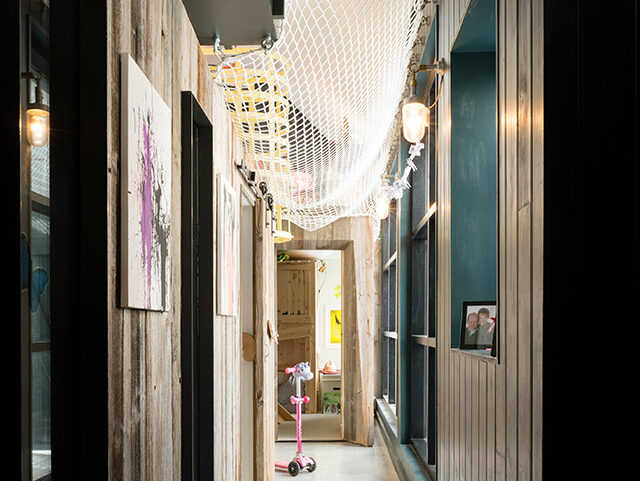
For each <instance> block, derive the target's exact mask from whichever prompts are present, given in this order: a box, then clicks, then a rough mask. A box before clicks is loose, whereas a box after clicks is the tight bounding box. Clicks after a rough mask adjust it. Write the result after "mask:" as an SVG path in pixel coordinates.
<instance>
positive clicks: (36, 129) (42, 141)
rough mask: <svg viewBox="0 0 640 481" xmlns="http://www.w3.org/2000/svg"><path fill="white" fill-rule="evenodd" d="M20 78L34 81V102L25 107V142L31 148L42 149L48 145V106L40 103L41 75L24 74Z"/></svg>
mask: <svg viewBox="0 0 640 481" xmlns="http://www.w3.org/2000/svg"><path fill="white" fill-rule="evenodd" d="M22 78H23V79H28V80H30V79H34V80H35V81H36V98H35V102H32V103H29V104H28V105H27V112H26V114H27V140H28V141H29V143H30V144H31V145H32V146H33V147H44V146H45V145H47V144H48V143H49V106H48V105H45V104H44V103H43V102H42V87H41V86H40V80H41V79H42V74H40V73H38V74H34V73H33V72H24V73H23V74H22Z"/></svg>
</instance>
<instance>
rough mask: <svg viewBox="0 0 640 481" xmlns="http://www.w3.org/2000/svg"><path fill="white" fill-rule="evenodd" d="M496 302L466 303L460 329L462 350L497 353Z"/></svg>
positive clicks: (463, 304) (463, 305)
mask: <svg viewBox="0 0 640 481" xmlns="http://www.w3.org/2000/svg"><path fill="white" fill-rule="evenodd" d="M496 312H497V310H496V301H464V302H463V303H462V322H461V328H460V349H481V350H486V351H490V352H491V354H492V355H494V352H495V348H494V346H495V341H496V326H497V324H496Z"/></svg>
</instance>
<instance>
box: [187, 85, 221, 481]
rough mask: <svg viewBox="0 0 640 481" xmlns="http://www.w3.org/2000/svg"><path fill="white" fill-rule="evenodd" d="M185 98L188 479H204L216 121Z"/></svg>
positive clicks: (209, 461)
mask: <svg viewBox="0 0 640 481" xmlns="http://www.w3.org/2000/svg"><path fill="white" fill-rule="evenodd" d="M181 102H182V233H181V257H182V261H181V266H182V273H181V274H182V276H181V277H182V284H181V297H182V306H181V308H182V312H181V317H182V322H181V356H182V357H181V359H182V480H183V481H198V480H201V479H202V480H204V479H213V437H214V433H213V322H214V320H215V315H214V306H213V299H214V297H213V290H214V284H213V282H214V271H213V250H212V248H211V246H212V245H213V230H214V219H215V210H214V207H215V206H214V204H213V189H214V187H213V127H212V124H211V122H210V121H209V119H208V117H207V115H206V114H205V112H204V110H203V109H202V107H201V106H200V104H199V103H198V101H197V100H196V98H195V97H194V96H193V94H192V93H191V92H182V97H181ZM200 246H203V248H202V249H200Z"/></svg>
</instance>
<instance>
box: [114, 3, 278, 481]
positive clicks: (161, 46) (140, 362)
mask: <svg viewBox="0 0 640 481" xmlns="http://www.w3.org/2000/svg"><path fill="white" fill-rule="evenodd" d="M107 23H108V38H109V44H108V51H107V62H108V64H107V65H108V91H109V96H108V98H107V108H108V129H107V130H108V131H107V140H108V146H109V147H108V148H109V150H108V152H109V153H108V159H107V165H106V168H107V169H108V172H109V196H108V205H107V208H108V227H109V237H108V249H109V258H110V270H109V306H110V313H111V315H110V320H109V428H110V443H109V445H110V448H109V449H110V452H109V459H110V466H109V469H110V477H111V479H114V480H118V481H120V480H123V481H126V480H131V481H140V480H156V479H158V480H161V479H166V480H175V479H180V469H181V467H180V464H181V446H180V426H181V420H180V412H181V411H180V398H181V397H180V396H181V385H180V376H181V367H180V319H179V313H180V225H181V219H180V214H181V205H180V198H181V197H180V175H181V166H180V158H181V150H180V142H181V138H180V135H181V125H180V119H181V116H180V92H181V91H183V90H191V91H192V92H194V94H195V95H196V97H197V99H198V101H199V102H200V104H201V105H202V107H203V109H204V111H205V112H206V113H207V115H208V116H209V118H210V119H211V121H212V123H213V133H214V136H213V137H214V138H213V152H214V169H213V170H214V175H215V174H218V173H222V174H223V175H224V176H225V177H226V178H227V179H228V180H229V181H230V182H231V183H232V184H233V185H234V186H235V188H236V189H237V190H238V193H239V189H240V181H241V180H240V178H239V175H238V174H237V173H236V169H235V162H236V158H237V155H238V153H239V152H240V149H239V148H238V145H237V140H236V138H235V135H234V133H233V130H232V128H231V124H230V120H229V117H228V115H227V112H226V110H225V107H224V104H223V101H222V97H221V95H220V94H219V92H218V91H217V88H216V87H215V85H214V82H213V79H212V78H211V76H210V74H209V71H208V68H207V66H206V62H205V60H204V57H203V55H202V53H201V52H200V50H199V46H198V42H197V40H196V36H195V34H194V32H193V29H192V27H191V24H190V22H189V19H188V17H187V14H186V11H185V9H184V6H183V4H182V2H181V1H180V0H135V1H133V0H108V19H107ZM121 52H129V53H130V54H131V55H132V57H133V58H134V60H135V61H136V62H137V63H138V65H139V66H140V68H141V69H142V71H143V72H144V73H145V74H146V75H147V77H148V78H149V80H150V81H151V83H152V85H153V86H154V87H155V88H156V90H157V91H158V92H159V93H160V95H161V96H162V98H163V99H164V101H165V102H166V103H167V104H168V105H169V106H170V107H171V109H172V186H171V193H172V206H171V233H172V236H171V245H170V250H171V257H172V266H171V277H170V283H171V298H170V310H169V311H168V312H164V313H162V312H146V311H142V310H130V309H121V308H120V307H119V298H118V294H117V292H118V282H119V272H118V270H119V261H118V260H119V258H120V257H119V248H120V247H119V239H120V234H119V228H120V226H119V216H120V205H119V199H120V194H119V191H120V183H119V168H120V158H119V151H120V145H119V141H120V80H119V79H120V64H119V59H118V56H119V54H120V53H121ZM258 205H260V206H261V207H260V208H257V212H258V215H257V218H262V219H264V207H263V204H262V203H259V204H258ZM261 210H262V217H261V216H260V211H261ZM212 215H215V212H214V213H212ZM236 225H240V222H239V221H238V222H236ZM259 236H260V238H259V239H258V240H257V241H256V242H257V250H258V251H259V253H258V254H257V255H256V259H257V266H256V268H257V270H256V272H257V277H256V279H257V280H259V283H258V284H257V285H256V286H257V287H256V288H257V293H258V294H259V296H260V297H256V299H257V301H258V302H257V315H256V323H257V328H256V333H257V340H258V341H259V342H258V358H257V359H259V360H261V361H262V362H263V364H258V363H257V364H256V366H257V367H256V372H257V373H260V376H261V377H260V378H258V377H256V379H257V384H256V385H257V391H259V392H260V397H257V399H256V406H257V407H256V410H257V413H258V415H257V416H256V419H257V420H258V423H257V425H256V437H257V441H256V449H257V450H258V449H260V450H263V451H264V452H265V454H264V459H265V462H266V463H267V466H268V469H267V467H265V466H264V465H262V464H261V462H260V461H262V458H259V459H258V461H257V465H258V466H257V467H256V469H257V470H258V473H257V476H256V479H257V480H262V479H271V478H272V476H273V475H272V471H273V470H272V469H271V467H272V466H273V462H272V461H273V460H272V454H271V450H272V449H273V448H272V446H273V435H272V434H271V433H272V431H273V428H272V424H273V421H272V419H273V417H274V415H273V414H269V415H264V416H262V415H261V410H264V409H263V405H270V404H271V405H275V393H274V390H273V386H272V382H271V380H270V379H268V378H269V377H273V376H274V374H273V369H271V368H270V367H269V366H270V362H271V360H272V359H273V356H270V357H268V358H267V360H266V361H265V360H264V356H265V355H266V353H265V352H264V351H265V348H266V349H269V347H270V341H268V340H267V341H265V339H267V337H266V320H267V319H271V320H273V315H274V305H273V302H272V301H271V300H269V296H272V295H273V285H272V283H273V280H274V278H273V274H272V271H273V261H272V260H270V259H271V257H273V256H269V255H265V252H267V251H269V252H271V253H273V242H272V238H271V235H270V234H266V235H265V234H264V232H261V233H260V234H259ZM213 238H214V245H213V246H211V248H212V249H213V250H214V252H215V247H216V246H215V232H214V236H213ZM214 272H215V266H214ZM263 295H264V297H262V296H263ZM261 301H262V302H261ZM214 304H215V299H214ZM240 334H241V326H240V318H239V316H236V317H222V316H217V317H216V319H215V325H214V393H213V394H214V400H215V401H214V402H215V406H214V432H215V436H214V447H215V451H214V453H212V455H213V456H214V465H215V473H214V474H215V479H220V480H222V479H224V480H234V479H239V469H240V432H239V429H240V422H239V412H238V409H237V399H238V397H239V396H240V385H241V383H239V382H238V381H237V378H236V377H235V376H233V375H230V373H238V372H240V359H241V342H240V339H241V338H240ZM265 342H266V344H265ZM265 376H266V378H267V379H268V380H269V382H266V380H265ZM260 382H262V383H263V385H264V386H263V387H262V389H260ZM262 403H263V404H262ZM260 436H263V437H262V438H261V437H260ZM267 446H268V447H269V448H267Z"/></svg>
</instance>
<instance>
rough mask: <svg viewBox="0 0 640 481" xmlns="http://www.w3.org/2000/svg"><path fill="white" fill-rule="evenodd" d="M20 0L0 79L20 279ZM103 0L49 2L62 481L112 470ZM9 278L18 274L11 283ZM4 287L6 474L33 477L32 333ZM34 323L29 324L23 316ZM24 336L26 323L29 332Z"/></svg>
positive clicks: (11, 262)
mask: <svg viewBox="0 0 640 481" xmlns="http://www.w3.org/2000/svg"><path fill="white" fill-rule="evenodd" d="M24 7H25V2H23V1H22V0H12V1H9V2H6V5H3V12H2V15H1V16H0V17H1V20H0V27H1V28H0V39H1V40H2V46H3V75H2V82H3V88H1V89H0V99H1V100H2V102H0V104H1V105H2V106H3V108H2V109H1V110H0V122H1V128H0V143H1V144H2V148H3V149H2V150H3V153H4V154H5V158H6V159H7V162H2V167H1V168H0V169H1V170H0V172H1V174H2V177H3V178H5V179H6V182H5V184H4V185H3V188H2V189H0V196H1V197H0V199H1V200H2V204H3V206H4V208H5V216H4V227H5V229H6V231H7V232H8V235H7V236H6V238H5V242H6V243H7V247H6V250H5V253H6V254H7V255H6V256H5V272H6V274H7V275H6V277H7V278H8V279H9V280H10V282H11V283H18V282H20V283H21V284H23V283H22V280H23V277H24V276H22V275H21V271H22V269H21V268H22V264H23V262H22V261H21V259H22V257H23V255H25V254H27V253H28V248H27V249H26V250H25V246H24V245H23V243H22V241H21V222H20V219H21V211H22V209H23V207H24V202H23V199H22V197H21V195H22V187H21V183H22V177H21V176H22V175H23V171H22V168H21V161H20V159H22V158H23V152H22V148H21V131H20V116H21V114H22V113H23V111H24V107H25V105H24V104H25V100H26V96H25V95H24V91H25V81H24V80H21V79H20V73H21V72H24V71H25V70H26V59H27V56H26V33H27V32H26V27H27V26H26V23H25V21H24V15H25V14H26V9H25V8H24ZM106 10H107V5H106V3H105V2H102V3H100V2H83V1H81V0H56V1H55V2H52V3H51V9H50V13H51V25H50V27H51V28H50V55H51V58H52V59H53V61H52V63H51V71H50V77H49V81H50V84H49V85H50V92H51V136H50V152H51V153H50V159H51V180H50V198H51V206H52V209H51V299H52V302H51V318H52V319H53V320H54V321H53V323H52V328H51V352H52V357H51V414H52V426H51V427H52V431H51V446H52V448H51V449H52V458H51V460H52V466H54V468H53V469H54V470H55V473H56V478H60V479H69V480H73V479H105V480H106V479H107V476H108V452H109V445H108V415H107V409H108V396H107V394H108V390H107V342H108V337H107V322H108V304H107V279H108V277H107V272H108V271H107V218H106V213H107V209H106V206H107V203H106V200H107V168H106V159H107V149H106V133H107V105H106V100H105V99H106V87H107V28H106V25H107V12H106ZM11 279H13V280H12V281H11ZM13 285H14V287H13V288H9V289H5V290H3V291H2V300H3V303H2V304H3V315H4V317H5V319H6V320H7V322H6V323H5V331H4V335H5V339H6V342H5V345H4V347H3V349H2V356H3V357H2V359H3V368H4V369H5V384H6V385H7V393H6V394H5V401H6V403H7V404H6V409H5V411H4V412H5V419H4V421H5V422H4V425H3V426H4V431H5V434H6V437H7V439H11V442H10V444H9V446H8V447H7V448H6V449H5V450H3V458H4V457H5V456H6V459H3V461H5V462H4V463H3V473H4V474H5V476H6V477H7V478H8V479H21V480H26V479H31V452H30V450H31V446H30V439H31V435H30V429H31V427H30V401H29V395H27V396H26V398H25V392H27V393H29V392H30V382H31V380H30V369H29V357H30V347H29V346H30V342H29V341H30V337H29V336H28V335H27V336H26V338H25V323H24V322H23V321H22V320H21V319H22V316H23V311H24V309H23V307H22V304H23V302H22V297H23V296H24V295H25V293H26V295H28V287H27V288H24V289H23V288H18V287H17V286H16V285H15V284H13ZM27 327H28V324H27ZM26 332H27V334H28V331H26Z"/></svg>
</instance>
